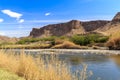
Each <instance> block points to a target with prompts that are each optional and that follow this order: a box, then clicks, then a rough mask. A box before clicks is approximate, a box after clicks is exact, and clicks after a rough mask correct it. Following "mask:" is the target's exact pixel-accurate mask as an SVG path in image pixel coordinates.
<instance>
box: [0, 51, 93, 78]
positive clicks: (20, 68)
mask: <svg viewBox="0 0 120 80" xmlns="http://www.w3.org/2000/svg"><path fill="white" fill-rule="evenodd" d="M8 52H9V54H8ZM8 52H5V51H0V72H1V70H2V72H5V71H7V72H10V73H11V74H15V75H17V76H19V77H21V78H20V79H18V80H87V78H88V77H90V76H91V75H92V72H88V71H87V65H85V64H84V65H83V69H82V70H81V71H77V73H76V72H75V73H71V72H70V67H68V65H67V64H66V63H65V62H63V61H60V60H59V59H58V58H57V56H56V55H52V56H50V57H46V58H45V59H43V58H42V57H40V56H39V57H37V58H33V57H32V56H30V55H25V54H24V52H23V51H21V54H20V55H17V54H14V53H13V52H11V53H10V51H8ZM4 70H5V71H4ZM78 74H79V75H78ZM19 77H18V78H19ZM3 80H4V79H3ZM12 80H17V79H12Z"/></svg>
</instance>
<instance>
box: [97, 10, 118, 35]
mask: <svg viewBox="0 0 120 80" xmlns="http://www.w3.org/2000/svg"><path fill="white" fill-rule="evenodd" d="M96 32H99V33H103V34H104V35H113V34H116V33H117V34H118V33H120V12H118V13H117V14H116V15H115V17H114V18H113V19H112V20H111V21H110V22H109V23H108V24H106V25H104V26H103V27H101V28H98V29H97V30H96Z"/></svg>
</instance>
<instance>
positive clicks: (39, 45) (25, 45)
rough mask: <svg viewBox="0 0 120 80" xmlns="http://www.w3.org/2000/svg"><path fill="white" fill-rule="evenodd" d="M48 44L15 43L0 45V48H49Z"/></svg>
mask: <svg viewBox="0 0 120 80" xmlns="http://www.w3.org/2000/svg"><path fill="white" fill-rule="evenodd" d="M50 47H51V45H50V44H39V43H37V44H23V45H20V44H15V45H3V46H0V48H1V49H40V48H50Z"/></svg>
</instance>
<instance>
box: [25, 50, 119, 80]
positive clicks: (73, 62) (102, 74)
mask: <svg viewBox="0 0 120 80" xmlns="http://www.w3.org/2000/svg"><path fill="white" fill-rule="evenodd" d="M26 53H27V54H29V53H32V54H33V55H34V57H37V56H38V55H44V56H46V55H50V54H43V53H44V52H42V53H41V52H39V51H33V52H27V51H26ZM49 53H57V52H54V51H51V52H49ZM60 53H62V54H59V55H58V56H59V59H60V60H63V61H65V62H66V63H67V64H69V65H70V66H71V72H74V71H76V70H78V69H81V65H82V64H83V63H84V64H87V65H88V68H87V70H88V71H92V72H93V76H91V77H90V78H89V80H120V56H119V55H105V54H95V53H94V52H93V54H91V53H92V52H90V53H89V52H85V53H82V54H81V53H80V52H77V54H76V52H60Z"/></svg>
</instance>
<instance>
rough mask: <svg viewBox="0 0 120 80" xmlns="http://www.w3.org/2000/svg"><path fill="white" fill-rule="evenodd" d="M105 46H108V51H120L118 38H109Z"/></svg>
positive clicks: (119, 39) (119, 38)
mask: <svg viewBox="0 0 120 80" xmlns="http://www.w3.org/2000/svg"><path fill="white" fill-rule="evenodd" d="M106 46H108V47H109V48H110V49H120V37H116V38H111V39H110V40H109V41H108V42H107V43H106Z"/></svg>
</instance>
